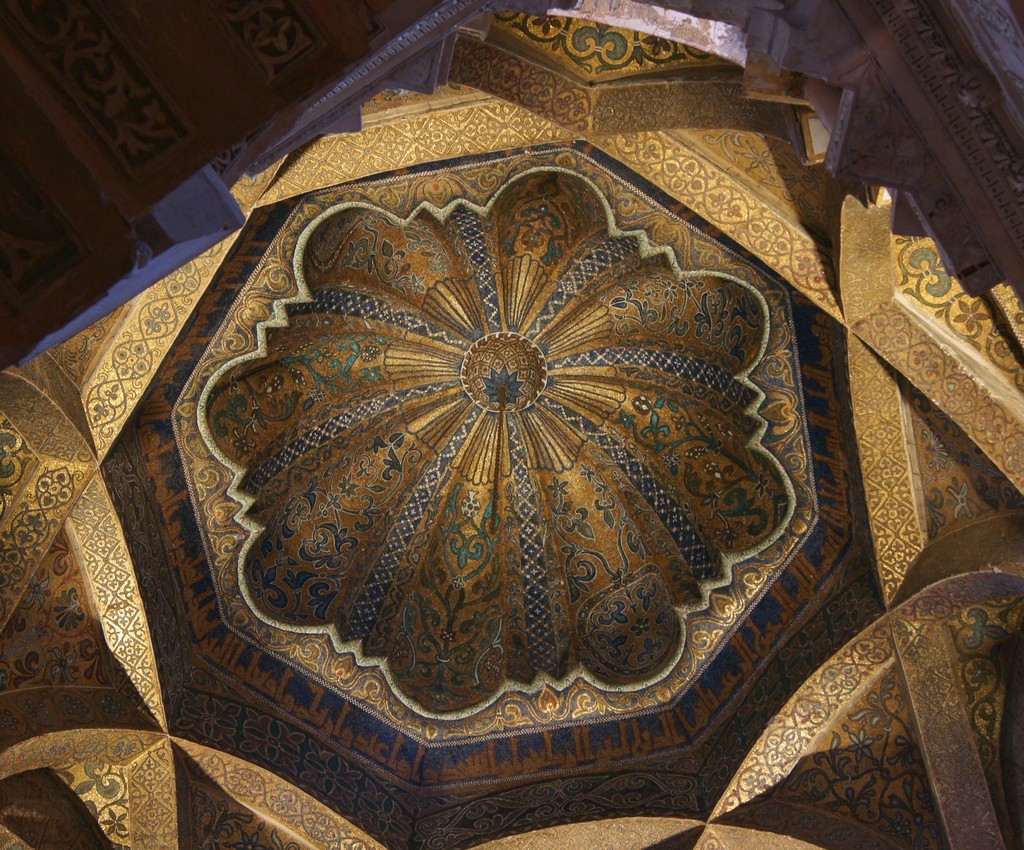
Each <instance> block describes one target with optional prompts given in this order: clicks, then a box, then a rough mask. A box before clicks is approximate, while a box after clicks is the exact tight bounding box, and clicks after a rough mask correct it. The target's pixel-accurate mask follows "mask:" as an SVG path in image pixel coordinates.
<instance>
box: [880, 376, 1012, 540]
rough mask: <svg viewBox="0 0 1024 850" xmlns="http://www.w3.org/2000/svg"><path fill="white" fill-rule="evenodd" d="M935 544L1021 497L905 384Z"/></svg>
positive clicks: (951, 423)
mask: <svg viewBox="0 0 1024 850" xmlns="http://www.w3.org/2000/svg"><path fill="white" fill-rule="evenodd" d="M900 384H901V391H902V394H903V396H904V399H905V409H906V415H907V417H908V419H909V423H908V425H909V429H910V436H911V438H912V445H913V450H914V452H915V453H916V455H917V463H916V469H917V473H918V482H919V483H918V486H919V487H920V489H921V493H920V502H921V504H923V506H924V511H925V514H924V517H925V520H926V523H927V533H928V539H929V540H935V539H936V538H938V537H942V536H943V535H944V534H948V533H949V532H950V531H954V530H956V529H957V528H960V527H962V526H964V525H966V524H968V523H971V522H974V521H976V520H979V519H983V518H985V517H989V516H993V515H994V514H997V513H1001V512H1003V511H1010V510H1015V509H1019V508H1024V495H1021V493H1020V491H1018V490H1017V488H1016V487H1014V486H1013V485H1012V484H1011V483H1010V482H1009V481H1007V480H1006V476H1005V475H1003V473H1002V472H1000V471H999V470H998V469H996V467H995V465H994V464H993V463H992V461H991V460H989V459H988V457H986V456H985V453H984V452H982V451H981V449H979V448H978V447H977V446H976V445H974V443H973V442H971V440H970V438H969V437H968V436H967V435H966V434H965V433H964V432H963V429H961V428H960V427H959V426H958V425H957V424H956V423H955V422H954V421H953V420H952V419H950V418H949V417H948V416H947V415H946V414H945V413H943V412H942V411H941V410H940V409H939V408H938V407H936V406H935V405H934V404H933V403H932V402H931V401H930V400H929V399H927V398H926V397H925V396H923V395H922V394H921V393H920V392H918V391H917V390H916V389H914V388H913V387H912V386H910V385H909V384H908V383H907V382H906V381H901V382H900Z"/></svg>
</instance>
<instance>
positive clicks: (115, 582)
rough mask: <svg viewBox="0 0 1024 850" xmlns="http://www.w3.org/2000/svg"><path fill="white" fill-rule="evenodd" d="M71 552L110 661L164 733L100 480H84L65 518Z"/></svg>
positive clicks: (135, 603)
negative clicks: (116, 664) (95, 612)
mask: <svg viewBox="0 0 1024 850" xmlns="http://www.w3.org/2000/svg"><path fill="white" fill-rule="evenodd" d="M67 531H68V534H69V537H70V539H71V542H72V546H73V547H74V548H75V549H76V550H77V552H78V557H79V559H80V561H81V563H82V564H83V566H84V567H85V572H86V574H87V575H88V577H89V582H90V584H91V585H92V589H93V593H94V594H95V598H96V603H97V607H98V609H99V614H100V620H101V622H102V624H103V634H104V637H105V638H106V641H107V645H108V646H109V647H110V651H111V652H112V653H113V654H114V657H115V658H117V660H118V661H119V662H120V663H121V665H122V666H123V667H124V669H125V671H126V672H127V674H128V677H129V679H131V682H132V684H133V685H134V686H135V689H136V690H137V691H138V693H139V696H141V697H142V699H143V701H144V702H145V704H146V706H147V707H148V708H149V710H150V712H151V713H152V715H153V717H154V718H156V722H157V723H158V724H159V726H160V728H161V729H164V730H166V729H167V718H166V715H165V714H164V706H163V699H162V698H161V695H160V682H159V679H158V678H157V672H156V659H155V656H154V654H153V645H152V643H151V641H150V633H149V626H148V624H147V621H146V613H145V611H144V610H143V607H142V597H141V595H140V593H139V585H138V582H137V580H136V577H135V570H134V567H133V565H132V560H131V556H130V555H129V554H128V547H127V545H126V544H125V540H124V535H123V533H122V531H121V524H120V523H119V522H118V520H117V515H116V514H115V513H114V506H113V505H112V504H111V502H110V497H109V496H108V495H107V490H106V487H105V486H104V485H103V480H102V478H101V477H100V476H99V475H98V474H96V475H93V477H92V478H91V479H90V480H89V482H88V484H87V485H86V487H85V492H84V493H83V494H82V497H81V498H80V499H79V500H78V501H77V502H76V504H75V506H74V508H73V509H72V511H71V515H70V516H69V517H68V522H67Z"/></svg>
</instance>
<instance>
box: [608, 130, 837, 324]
mask: <svg viewBox="0 0 1024 850" xmlns="http://www.w3.org/2000/svg"><path fill="white" fill-rule="evenodd" d="M595 141H596V142H597V143H598V144H600V145H601V147H602V148H603V149H604V150H606V151H608V152H609V153H610V154H612V155H613V156H615V157H617V158H618V159H620V160H621V161H622V162H624V163H626V164H627V165H629V166H630V167H631V168H633V169H635V170H636V171H637V172H638V173H640V174H642V175H643V176H644V177H646V178H647V179H648V180H650V181H652V182H653V183H655V184H656V185H658V186H660V187H661V188H662V189H664V190H665V191H666V192H668V193H669V194H670V195H672V196H673V197H675V198H678V199H679V200H680V201H682V202H683V203H685V204H686V205H687V206H689V207H691V208H692V209H694V210H696V211H697V212H698V213H700V214H701V215H702V216H704V217H705V218H706V219H708V220H709V221H711V222H712V223H714V224H715V225H717V226H718V227H720V228H721V229H722V230H723V231H724V232H725V233H728V234H729V235H730V236H732V237H733V238H734V239H736V240H737V241H738V242H740V243H741V244H742V245H744V246H745V247H746V248H747V249H748V250H749V251H751V252H752V253H754V254H756V255H757V256H758V257H760V258H761V259H762V260H764V261H765V262H766V263H767V264H768V265H769V266H771V267H772V268H773V269H775V270H776V271H777V272H778V273H779V274H780V275H782V277H783V278H785V279H786V280H787V281H789V282H790V283H791V284H792V285H793V286H795V287H796V288H797V289H799V290H800V291H801V292H803V293H804V294H805V295H806V296H807V297H808V298H810V299H811V300H812V301H813V302H814V303H815V304H816V305H817V306H819V307H821V308H822V309H823V310H824V311H825V312H826V313H828V314H829V315H831V316H834V317H836V318H838V317H839V316H840V315H841V314H840V310H839V305H838V303H837V299H836V296H835V292H834V289H833V281H832V276H833V275H832V269H831V264H830V263H826V262H824V261H823V260H822V248H821V246H820V245H818V244H817V243H816V242H815V241H814V239H813V238H811V237H810V236H809V235H808V234H807V232H806V231H805V230H803V229H802V228H800V227H798V226H796V225H794V224H793V223H792V222H791V221H789V220H787V219H785V218H782V217H780V216H779V215H778V214H777V213H775V212H774V211H772V210H771V209H770V208H769V207H767V206H765V205H763V204H761V203H760V202H758V201H757V200H756V199H755V198H752V197H751V196H750V195H749V194H747V193H745V192H743V191H742V190H741V189H740V188H739V187H738V186H737V185H736V184H735V183H734V182H733V181H732V180H730V179H729V177H728V175H727V174H726V173H725V172H724V171H720V170H719V169H717V168H716V167H714V166H713V165H712V164H710V163H709V162H707V161H706V160H703V159H702V158H701V157H700V156H698V155H696V154H695V153H694V152H692V151H690V150H689V149H687V148H686V146H685V145H684V144H683V143H682V142H681V141H679V140H677V139H676V138H674V137H672V136H670V135H668V134H665V133H651V132H648V133H635V134H628V135H622V136H614V137H602V138H599V139H595Z"/></svg>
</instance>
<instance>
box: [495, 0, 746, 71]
mask: <svg viewBox="0 0 1024 850" xmlns="http://www.w3.org/2000/svg"><path fill="white" fill-rule="evenodd" d="M488 40H489V41H494V42H495V43H497V44H503V45H507V47H508V49H509V50H511V51H513V52H520V51H522V52H523V54H524V55H526V56H528V57H529V58H531V59H532V60H533V61H536V62H539V63H541V64H545V63H548V64H550V65H551V66H552V67H555V68H558V69H559V70H561V71H562V72H563V73H566V74H568V75H570V76H575V77H579V78H581V79H583V80H586V81H588V82H593V81H595V80H609V79H614V80H621V79H623V78H627V77H630V76H637V75H644V74H657V75H658V76H663V75H667V74H669V73H671V72H672V71H679V70H683V69H689V68H693V67H695V66H708V65H711V66H715V65H727V64H728V63H726V62H724V61H723V60H721V59H719V58H718V57H717V56H710V55H708V54H707V53H702V52H701V51H699V50H696V49H694V48H692V47H687V46H686V45H682V44H677V43H675V42H671V41H667V40H665V39H661V38H657V37H656V36H650V35H646V34H644V33H638V32H634V31H632V30H625V29H621V28H619V27H610V26H607V25H604V24H594V23H593V22H591V21H586V20H580V19H578V18H560V17H555V16H552V17H548V18H540V17H536V16H533V15H526V14H521V13H515V12H499V13H497V14H496V15H495V17H494V22H493V23H492V24H491V29H490V31H489V32H488Z"/></svg>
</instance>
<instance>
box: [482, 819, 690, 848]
mask: <svg viewBox="0 0 1024 850" xmlns="http://www.w3.org/2000/svg"><path fill="white" fill-rule="evenodd" d="M703 829H704V824H703V823H701V822H700V821H694V820H683V819H682V818H679V819H677V818H614V819H611V820H603V821H591V822H589V823H574V824H569V825H566V826H553V827H549V828H548V829H538V830H537V831H536V832H528V833H524V834H520V835H510V836H509V837H508V838H499V839H498V840H497V841H488V842H487V843H486V844H481V845H479V847H478V848H477V850H647V848H650V847H655V846H659V845H660V844H661V843H662V842H666V843H667V842H672V844H671V845H668V846H682V842H683V841H684V840H685V839H684V836H686V837H689V836H688V835H687V834H688V833H692V832H694V831H699V830H703Z"/></svg>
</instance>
